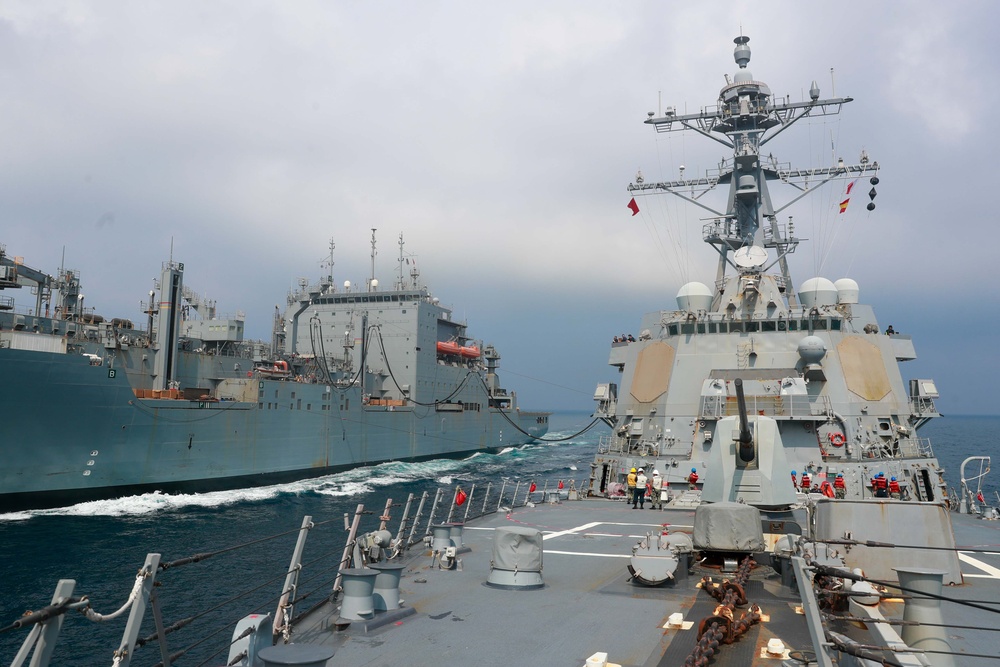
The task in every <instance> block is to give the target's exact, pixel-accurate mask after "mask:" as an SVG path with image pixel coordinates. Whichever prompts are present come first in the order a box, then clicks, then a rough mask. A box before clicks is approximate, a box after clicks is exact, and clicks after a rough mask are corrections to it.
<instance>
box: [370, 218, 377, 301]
mask: <svg viewBox="0 0 1000 667" xmlns="http://www.w3.org/2000/svg"><path fill="white" fill-rule="evenodd" d="M375 229H376V228H375V227H372V275H371V277H370V278H369V279H368V291H369V292H371V291H372V284H373V283H375V255H377V254H378V253H377V252H375ZM375 284H378V283H375Z"/></svg>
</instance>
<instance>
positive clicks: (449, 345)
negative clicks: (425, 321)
mask: <svg viewBox="0 0 1000 667" xmlns="http://www.w3.org/2000/svg"><path fill="white" fill-rule="evenodd" d="M461 349H462V346H461V345H459V344H458V343H456V342H454V341H444V340H439V341H438V344H437V351H438V354H461V352H460V351H461Z"/></svg>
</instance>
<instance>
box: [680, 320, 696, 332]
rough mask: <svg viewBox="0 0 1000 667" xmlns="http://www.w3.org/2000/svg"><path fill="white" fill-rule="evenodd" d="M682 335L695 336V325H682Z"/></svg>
mask: <svg viewBox="0 0 1000 667" xmlns="http://www.w3.org/2000/svg"><path fill="white" fill-rule="evenodd" d="M681 333H682V334H693V333H694V325H693V324H690V323H687V322H685V323H684V324H682V325H681Z"/></svg>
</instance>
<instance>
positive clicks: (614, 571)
mask: <svg viewBox="0 0 1000 667" xmlns="http://www.w3.org/2000/svg"><path fill="white" fill-rule="evenodd" d="M693 518H694V511H693V510H692V509H690V508H685V509H667V510H663V511H655V510H650V509H648V507H647V509H645V510H632V509H631V506H630V505H626V504H625V503H621V502H610V501H606V500H583V501H563V502H562V503H560V504H557V505H537V506H535V507H524V508H518V509H517V510H515V511H514V512H512V513H511V514H510V515H504V514H494V515H490V516H486V517H483V518H481V519H477V520H475V521H473V522H470V523H469V524H468V525H467V526H466V528H465V533H464V543H465V545H466V547H468V551H466V552H464V553H462V554H461V555H460V558H461V569H457V570H451V571H448V570H441V569H439V568H437V566H436V564H435V563H434V562H432V560H431V557H430V552H428V551H422V550H420V549H414V550H412V551H411V554H413V555H412V556H411V560H410V561H409V563H408V566H407V568H406V569H405V570H404V574H403V579H402V584H401V597H402V600H403V606H404V607H411V608H413V609H415V610H416V613H415V614H412V615H410V616H407V617H405V618H400V619H394V620H392V621H390V622H389V623H387V624H385V625H383V626H382V627H377V628H374V629H370V630H368V631H367V632H366V630H365V628H364V627H362V626H363V625H364V624H357V623H356V624H352V625H351V626H349V627H347V628H346V629H337V628H336V627H335V626H334V620H335V619H336V618H337V613H336V607H335V606H333V605H330V604H327V605H325V606H323V607H321V608H319V609H317V610H316V611H315V612H313V613H312V614H310V615H309V616H308V617H307V618H305V619H304V620H303V621H301V622H300V624H299V625H298V626H297V628H296V631H295V634H294V636H293V641H294V642H296V643H320V644H325V645H328V646H331V647H336V654H335V655H334V657H333V658H332V659H331V660H330V661H329V662H328V663H327V664H328V665H329V666H330V667H334V666H336V665H373V666H374V665H385V666H392V667H398V666H399V665H430V664H462V665H509V664H512V663H521V662H524V661H525V660H528V661H529V662H530V663H531V664H538V665H553V666H554V665H567V666H574V665H576V666H582V665H584V663H585V661H586V658H587V657H589V656H590V655H592V654H593V653H596V652H599V651H601V652H606V653H607V654H608V661H609V663H612V664H620V665H636V666H638V665H643V666H652V665H682V664H683V661H684V657H685V656H687V655H688V654H689V653H690V651H691V650H692V648H693V647H694V645H695V641H696V633H697V628H698V622H699V621H700V620H701V619H702V618H704V617H705V616H707V615H709V614H711V612H712V610H713V609H714V608H715V605H716V602H715V600H714V598H712V597H711V596H709V595H708V594H707V593H706V592H704V591H701V590H700V589H699V588H697V584H698V583H699V581H700V575H701V573H700V572H699V573H692V574H691V575H688V576H682V577H679V578H678V579H677V580H676V581H675V582H670V583H667V584H664V585H661V586H657V587H647V586H643V585H641V584H638V583H633V582H630V581H629V572H628V570H627V565H628V563H629V559H628V557H629V556H630V555H631V550H632V547H633V546H634V545H635V544H636V542H638V540H639V539H641V538H642V537H643V536H644V535H645V534H646V532H647V531H654V530H659V529H660V527H661V525H662V524H664V523H669V524H672V525H675V526H690V525H691V524H692V521H693ZM953 519H954V521H955V528H956V533H957V534H958V543H959V545H960V546H967V547H969V546H975V545H991V546H992V545H998V544H1000V525H998V523H997V522H987V521H979V520H976V519H971V518H969V517H964V516H959V515H953ZM505 525H520V526H528V527H532V528H537V529H538V530H540V531H542V534H543V537H544V564H543V577H544V582H545V586H544V588H542V589H540V590H534V591H510V590H501V589H497V588H493V587H489V586H487V585H485V581H486V578H487V576H488V575H489V571H490V557H491V554H492V538H493V531H494V529H495V528H496V527H498V526H505ZM970 556H971V557H972V558H975V559H976V561H977V562H978V563H981V564H983V565H985V567H983V565H976V564H975V563H970V562H969V561H968V560H967V558H966V557H965V556H963V565H962V569H963V573H964V574H966V575H972V576H966V584H965V585H963V586H961V587H949V588H946V590H945V591H944V593H945V594H946V595H950V596H953V597H956V598H963V599H978V600H1000V585H998V582H1000V569H996V570H991V569H990V568H991V567H992V568H1000V547H998V549H997V552H996V553H990V554H980V553H977V554H971V555H970ZM716 579H717V580H718V579H721V577H717V578H716ZM747 597H748V599H749V600H750V601H751V602H755V603H756V604H758V605H760V606H761V608H762V611H763V613H765V614H767V615H769V617H770V618H769V620H768V621H767V622H765V623H762V624H760V625H759V626H757V627H755V628H753V629H752V630H751V631H750V632H749V633H748V634H747V635H745V636H744V637H743V638H742V639H741V640H739V642H738V643H737V644H736V645H731V646H724V647H723V649H722V652H721V653H720V655H718V656H716V657H715V659H714V662H713V663H712V664H713V665H730V664H732V665H748V664H760V665H765V664H768V665H780V664H781V661H780V660H777V661H776V660H773V659H761V658H760V657H759V656H760V653H761V648H762V647H763V646H765V645H766V644H767V641H768V639H770V638H772V637H779V638H780V639H782V640H783V641H784V642H785V644H786V645H787V646H788V647H789V648H793V649H795V648H799V649H806V650H811V649H810V646H809V640H808V634H807V631H806V626H805V622H804V618H803V616H802V615H801V614H798V613H796V607H797V606H798V599H797V596H796V595H795V594H794V593H793V592H792V591H790V590H788V589H787V588H783V587H782V586H781V585H780V581H779V580H778V578H777V577H773V576H772V577H766V576H763V577H758V576H755V577H754V580H753V581H751V582H750V584H749V585H748V587H747ZM901 611H902V608H901V606H898V607H893V605H892V604H889V605H883V612H884V613H886V614H887V615H897V616H898V615H900V614H901ZM674 612H681V613H682V614H684V619H685V620H686V621H693V622H694V626H693V627H692V628H691V629H689V630H675V629H664V628H663V625H664V624H665V623H666V619H667V617H668V616H669V615H670V614H672V613H674ZM945 612H946V614H947V615H948V616H947V618H948V620H949V622H951V621H952V620H953V619H954V620H955V622H959V623H962V624H966V625H977V626H991V625H997V623H996V619H995V616H994V615H993V614H990V613H989V612H981V611H977V610H972V609H967V608H963V607H960V606H958V605H953V604H946V606H945ZM949 636H950V637H951V641H952V642H953V648H955V649H956V650H959V651H962V652H964V653H967V654H968V653H990V652H991V650H992V648H991V647H993V646H995V645H996V644H997V642H998V641H1000V637H998V636H997V633H995V632H988V631H983V630H960V629H956V630H954V631H953V632H950V633H949ZM957 664H959V665H987V664H990V665H993V664H997V661H995V660H986V659H974V658H959V659H958V660H957Z"/></svg>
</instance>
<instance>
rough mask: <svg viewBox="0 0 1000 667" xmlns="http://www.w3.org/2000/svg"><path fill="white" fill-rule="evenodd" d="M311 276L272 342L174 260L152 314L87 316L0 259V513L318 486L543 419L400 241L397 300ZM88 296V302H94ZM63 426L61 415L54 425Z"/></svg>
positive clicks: (486, 441) (539, 430)
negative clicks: (163, 495) (311, 482)
mask: <svg viewBox="0 0 1000 667" xmlns="http://www.w3.org/2000/svg"><path fill="white" fill-rule="evenodd" d="M375 243H376V239H375V230H374V229H373V230H372V240H371V244H372V252H371V257H372V275H371V276H370V277H369V278H368V280H367V281H365V284H364V286H363V287H360V288H359V287H355V286H352V285H351V283H350V281H345V282H344V283H343V285H342V286H341V285H337V284H335V282H334V279H333V264H334V256H333V253H334V249H335V245H334V244H333V242H331V244H330V255H329V258H328V260H327V261H326V266H327V267H328V272H327V275H325V276H324V277H323V278H321V279H320V280H318V281H317V282H315V283H312V284H310V282H309V281H307V280H301V281H300V282H299V289H298V290H297V291H294V292H291V293H289V295H288V298H287V305H286V308H285V310H284V312H283V313H282V312H279V310H278V309H277V308H276V310H275V315H274V324H273V332H272V338H271V341H270V342H261V341H250V340H245V339H244V321H245V317H244V316H243V314H242V313H237V314H234V315H229V316H227V315H223V314H220V313H219V312H218V311H217V307H216V303H215V302H214V301H211V300H209V299H206V298H204V297H202V296H201V295H199V294H198V293H196V292H194V291H193V290H191V289H189V288H188V287H187V286H186V285H185V284H184V264H183V263H182V262H177V261H173V260H172V259H171V260H170V261H168V262H165V263H164V264H163V266H162V272H161V275H160V278H159V281H158V283H156V284H155V289H154V290H152V291H150V292H149V293H148V300H146V301H144V302H143V304H142V307H141V310H142V314H143V318H142V319H141V320H139V321H138V322H135V323H134V322H133V321H132V320H130V319H126V318H110V319H105V318H104V317H103V316H101V315H99V314H97V313H95V312H94V311H93V309H92V308H91V309H87V308H86V301H85V299H84V293H83V291H82V289H83V288H82V287H81V281H80V272H79V271H78V270H74V269H65V268H60V270H59V271H58V274H57V275H54V276H53V275H49V274H46V273H44V272H42V271H39V270H37V269H34V268H31V267H30V266H28V265H26V264H25V263H24V262H23V261H21V260H20V259H19V258H16V257H12V256H10V255H8V254H7V253H6V251H5V249H3V248H0V290H3V291H4V292H5V293H6V294H8V295H9V294H11V293H12V292H15V291H18V290H19V289H21V288H28V289H24V291H25V292H27V291H29V289H30V292H31V295H30V296H29V299H28V301H29V303H28V304H18V303H17V302H16V301H15V299H14V297H13V296H0V374H2V376H3V377H5V378H8V379H13V378H17V380H16V381H7V382H4V383H0V406H2V410H3V414H2V417H0V443H2V444H0V448H2V449H0V451H2V452H3V459H4V461H5V463H4V465H3V467H2V469H0V511H12V510H17V509H25V508H31V509H38V508H45V507H54V506H63V505H68V504H72V503H76V502H82V501H89V500H96V499H103V498H114V497H118V496H122V495H129V494H135V493H142V492H149V491H162V492H178V491H207V490H221V489H232V488H241V487H245V486H259V485H265V484H274V483H280V482H287V481H292V480H298V479H305V478H310V477H319V476H322V475H325V474H328V473H331V472H336V471H338V470H344V469H346V468H351V467H357V466H361V465H367V464H372V463H377V462H380V461H390V460H401V461H414V460H421V459H430V458H438V457H448V456H462V455H468V454H471V453H474V452H479V451H491V450H497V449H499V448H502V447H506V446H513V445H518V444H523V443H525V442H527V441H530V440H532V439H533V438H536V437H538V436H541V435H544V434H545V432H546V431H547V429H548V425H547V420H548V413H544V412H529V411H525V410H521V408H520V406H519V405H518V403H517V396H516V394H515V393H514V392H510V393H508V392H507V390H506V389H504V388H503V387H502V386H501V384H500V382H499V379H498V376H497V369H498V364H499V360H500V354H499V353H498V352H497V350H496V348H494V347H493V346H491V345H483V344H482V343H481V342H477V341H476V340H473V339H472V338H470V337H469V334H468V329H467V324H466V323H465V322H461V321H458V320H456V319H454V318H453V317H452V312H451V310H450V309H448V308H446V307H445V306H443V305H442V304H441V303H440V301H439V299H438V298H436V297H435V296H433V295H432V294H431V292H430V291H428V289H427V288H426V287H425V286H423V285H422V284H421V283H420V275H419V272H418V271H417V269H416V263H415V262H411V261H410V257H409V256H408V255H407V254H406V253H405V250H404V244H403V238H402V235H400V238H399V271H398V276H397V278H396V282H395V284H394V285H393V286H392V287H391V288H389V289H386V288H384V287H382V286H380V284H379V281H378V279H377V278H375V269H376V267H375V256H376V245H375ZM93 300H94V299H93V298H92V299H91V302H93ZM54 415H57V416H58V418H56V419H53V418H52V417H53V416H54Z"/></svg>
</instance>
